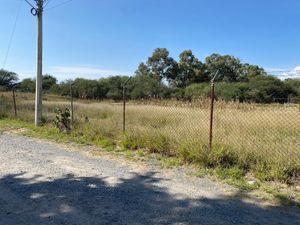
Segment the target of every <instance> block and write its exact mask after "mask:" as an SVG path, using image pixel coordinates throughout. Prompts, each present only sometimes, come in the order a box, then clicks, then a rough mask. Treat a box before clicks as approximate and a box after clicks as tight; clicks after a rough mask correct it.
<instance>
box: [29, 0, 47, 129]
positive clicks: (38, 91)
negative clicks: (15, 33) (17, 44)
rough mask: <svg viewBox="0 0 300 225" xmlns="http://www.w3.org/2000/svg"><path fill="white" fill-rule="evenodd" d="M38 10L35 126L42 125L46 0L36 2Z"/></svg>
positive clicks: (36, 10) (34, 13)
mask: <svg viewBox="0 0 300 225" xmlns="http://www.w3.org/2000/svg"><path fill="white" fill-rule="evenodd" d="M35 1H36V8H35V10H34V11H32V12H31V13H32V14H33V15H36V17H37V74H36V89H35V125H36V126H39V125H41V123H42V97H43V94H42V92H43V88H42V80H43V75H42V71H43V67H42V66H43V4H44V0H35Z"/></svg>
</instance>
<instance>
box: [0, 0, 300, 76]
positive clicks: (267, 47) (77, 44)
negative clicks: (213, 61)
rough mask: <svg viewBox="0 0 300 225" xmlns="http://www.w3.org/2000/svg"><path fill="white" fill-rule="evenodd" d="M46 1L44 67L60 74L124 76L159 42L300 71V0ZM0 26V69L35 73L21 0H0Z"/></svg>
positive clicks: (32, 21) (279, 71) (30, 24)
mask: <svg viewBox="0 0 300 225" xmlns="http://www.w3.org/2000/svg"><path fill="white" fill-rule="evenodd" d="M28 1H30V2H32V4H34V0H28ZM47 1H49V2H48V3H46V4H47V5H46V7H45V10H44V18H43V19H44V24H43V26H44V34H43V35H44V45H43V46H44V48H43V60H44V61H43V63H44V64H43V73H50V74H53V75H54V76H56V77H57V78H58V80H59V81H62V80H65V79H72V78H75V77H83V78H89V79H98V78H101V77H105V76H109V75H117V74H118V75H131V74H133V73H134V71H135V70H136V69H137V67H138V64H139V63H140V62H142V61H146V60H147V58H148V57H149V56H150V55H151V54H152V52H153V50H154V49H155V48H158V47H162V48H167V49H168V50H169V52H170V55H171V56H172V57H173V58H175V59H178V55H179V54H180V52H182V51H183V50H185V49H191V50H192V51H193V53H194V54H195V55H196V56H197V57H198V58H199V59H200V60H201V61H204V59H205V57H207V56H208V55H210V54H212V53H220V54H230V55H234V56H236V57H238V58H239V59H240V60H241V61H242V62H243V63H251V64H257V65H259V66H262V67H264V68H265V69H266V70H267V71H268V72H269V73H271V74H274V75H276V76H278V77H280V78H281V79H284V78H288V77H292V78H300V24H299V21H300V0H226V1H225V0H71V1H70V0H47ZM19 8H20V11H19V10H18V9H19ZM18 12H19V17H18V19H17V23H16V26H15V32H14V35H13V36H12V32H13V28H14V23H15V21H16V18H17V15H18ZM0 28H1V31H0V68H1V67H2V68H4V69H7V70H11V71H15V72H17V73H18V74H19V76H20V78H21V79H23V78H25V77H34V76H35V71H36V17H34V16H32V15H31V14H30V6H29V5H28V4H27V3H26V2H25V0H0ZM11 37H12V41H11V45H10V46H11V47H10V50H9V52H8V57H7V60H6V63H5V58H6V57H5V56H6V52H7V49H8V46H9V42H10V41H9V40H10V38H11Z"/></svg>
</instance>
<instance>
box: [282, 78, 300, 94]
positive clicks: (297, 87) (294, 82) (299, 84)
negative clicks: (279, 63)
mask: <svg viewBox="0 0 300 225" xmlns="http://www.w3.org/2000/svg"><path fill="white" fill-rule="evenodd" d="M284 83H285V84H287V85H288V86H289V87H291V88H292V89H293V90H294V91H295V93H296V94H295V95H294V96H295V97H300V79H286V80H285V81H284Z"/></svg>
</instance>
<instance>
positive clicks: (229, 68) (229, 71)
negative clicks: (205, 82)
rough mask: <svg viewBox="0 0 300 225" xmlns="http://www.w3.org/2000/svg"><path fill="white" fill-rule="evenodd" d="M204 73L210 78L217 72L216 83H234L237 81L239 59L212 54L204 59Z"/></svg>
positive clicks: (240, 66)
mask: <svg viewBox="0 0 300 225" xmlns="http://www.w3.org/2000/svg"><path fill="white" fill-rule="evenodd" d="M205 66H206V72H207V73H208V75H209V76H210V78H212V77H213V76H214V75H215V73H216V72H217V71H219V76H218V78H217V81H225V82H236V81H238V80H239V76H240V71H241V68H242V64H241V62H240V60H239V59H237V58H235V57H234V56H230V55H224V56H222V55H219V54H212V55H210V56H208V57H206V59H205Z"/></svg>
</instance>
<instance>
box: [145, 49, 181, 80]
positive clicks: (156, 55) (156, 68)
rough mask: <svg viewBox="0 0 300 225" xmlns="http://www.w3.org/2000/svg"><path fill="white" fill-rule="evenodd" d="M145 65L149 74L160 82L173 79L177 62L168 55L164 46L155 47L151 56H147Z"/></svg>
mask: <svg viewBox="0 0 300 225" xmlns="http://www.w3.org/2000/svg"><path fill="white" fill-rule="evenodd" d="M147 67H148V69H149V75H150V76H151V77H152V78H154V79H156V80H158V81H160V82H161V81H162V80H166V81H169V82H170V81H172V80H174V79H175V78H176V74H177V70H178V66H177V62H176V61H175V60H174V59H173V58H172V57H170V56H169V52H168V50H167V49H166V48H157V49H155V50H154V52H153V54H152V56H151V57H149V58H148V61H147Z"/></svg>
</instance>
